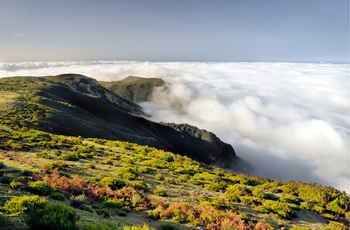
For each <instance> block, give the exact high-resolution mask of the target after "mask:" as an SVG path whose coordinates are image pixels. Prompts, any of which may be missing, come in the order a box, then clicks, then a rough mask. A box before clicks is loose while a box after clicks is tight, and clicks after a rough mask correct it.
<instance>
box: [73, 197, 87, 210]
mask: <svg viewBox="0 0 350 230" xmlns="http://www.w3.org/2000/svg"><path fill="white" fill-rule="evenodd" d="M85 202H87V197H86V196H85V194H81V195H78V196H71V197H70V205H71V206H72V207H74V208H80V207H81V206H82V205H83V204H84V203H85Z"/></svg>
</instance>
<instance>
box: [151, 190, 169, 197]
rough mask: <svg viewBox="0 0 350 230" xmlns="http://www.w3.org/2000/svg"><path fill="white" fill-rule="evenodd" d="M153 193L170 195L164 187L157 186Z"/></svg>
mask: <svg viewBox="0 0 350 230" xmlns="http://www.w3.org/2000/svg"><path fill="white" fill-rule="evenodd" d="M153 194H154V195H157V196H163V197H164V196H168V194H167V192H166V191H165V190H164V189H161V188H156V189H154V190H153Z"/></svg>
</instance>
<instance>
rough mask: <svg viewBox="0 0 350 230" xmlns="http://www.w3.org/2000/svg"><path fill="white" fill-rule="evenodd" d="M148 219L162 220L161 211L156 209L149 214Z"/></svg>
mask: <svg viewBox="0 0 350 230" xmlns="http://www.w3.org/2000/svg"><path fill="white" fill-rule="evenodd" d="M147 214H148V217H149V218H151V219H159V218H160V211H159V210H158V209H154V210H151V211H148V212H147Z"/></svg>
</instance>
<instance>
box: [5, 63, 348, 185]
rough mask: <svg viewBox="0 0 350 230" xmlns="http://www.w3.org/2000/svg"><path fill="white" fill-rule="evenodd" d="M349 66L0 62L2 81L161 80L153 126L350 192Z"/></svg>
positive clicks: (271, 170)
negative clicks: (208, 140) (184, 126)
mask: <svg viewBox="0 0 350 230" xmlns="http://www.w3.org/2000/svg"><path fill="white" fill-rule="evenodd" d="M348 67H349V66H348V65H344V64H305V63H304V64H299V63H148V62H120V61H100V62H55V63H52V62H48V63H18V64H9V63H2V64H1V63H0V76H2V77H5V76H15V75H40V76H44V75H57V74H61V73H80V74H85V75H87V76H90V77H94V78H98V79H99V80H119V79H122V78H124V77H127V76H129V75H134V76H143V77H160V78H162V79H164V80H165V81H167V82H168V83H169V84H168V85H167V88H159V89H157V91H156V92H155V95H154V98H153V101H152V102H151V103H142V105H143V106H144V108H145V110H146V112H148V113H149V114H151V115H152V117H151V119H153V120H155V121H166V122H177V123H190V124H193V125H196V126H198V127H200V128H205V129H207V130H210V131H212V132H214V133H216V134H217V135H218V136H219V137H220V138H221V139H222V140H224V141H226V142H228V143H230V144H232V145H233V147H234V148H235V150H236V153H237V154H238V155H239V156H240V157H242V158H244V159H247V160H248V161H250V162H251V163H252V164H253V165H255V167H256V173H258V174H260V175H263V176H268V177H271V178H278V179H284V180H304V181H314V182H318V183H322V184H326V185H332V186H335V187H337V188H339V189H342V190H346V191H348V192H349V191H350V187H349V68H348Z"/></svg>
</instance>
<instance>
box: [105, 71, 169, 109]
mask: <svg viewBox="0 0 350 230" xmlns="http://www.w3.org/2000/svg"><path fill="white" fill-rule="evenodd" d="M99 83H100V84H101V85H102V86H104V87H105V88H106V89H109V90H110V91H111V92H113V93H115V94H117V95H119V96H120V97H122V98H124V99H126V100H129V101H132V102H135V103H137V102H143V101H149V100H150V98H151V96H152V91H153V89H154V88H155V87H158V86H162V85H164V84H165V82H164V81H163V80H162V79H160V78H142V77H134V76H129V77H127V78H125V79H123V80H121V81H112V82H99Z"/></svg>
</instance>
